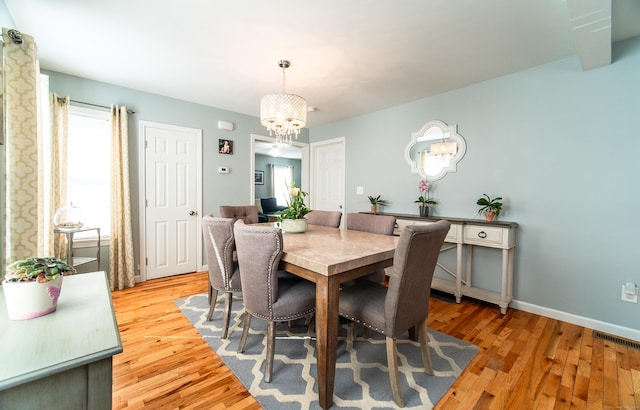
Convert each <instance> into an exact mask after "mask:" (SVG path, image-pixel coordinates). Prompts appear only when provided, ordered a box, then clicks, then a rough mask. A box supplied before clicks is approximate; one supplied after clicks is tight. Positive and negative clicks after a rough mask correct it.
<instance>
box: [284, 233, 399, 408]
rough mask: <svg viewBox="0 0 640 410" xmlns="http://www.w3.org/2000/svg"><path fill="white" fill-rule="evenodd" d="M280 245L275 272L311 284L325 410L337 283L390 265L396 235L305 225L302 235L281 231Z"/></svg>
mask: <svg viewBox="0 0 640 410" xmlns="http://www.w3.org/2000/svg"><path fill="white" fill-rule="evenodd" d="M283 241H284V250H283V254H282V258H281V260H280V268H281V269H283V270H286V271H287V272H290V273H292V274H294V275H296V276H299V277H302V278H304V279H307V280H310V281H312V282H315V284H316V313H315V314H316V358H317V372H318V373H317V383H318V401H319V404H320V407H321V408H323V409H328V408H330V407H331V406H332V404H333V387H334V380H335V371H336V355H337V346H338V326H339V323H338V322H339V312H338V308H339V298H340V285H341V284H342V283H344V282H347V281H351V280H353V279H356V278H359V277H361V276H364V275H367V274H369V273H372V272H377V271H380V270H383V269H384V268H386V267H389V266H391V265H392V264H393V255H394V253H395V249H396V245H397V242H398V237H395V236H390V235H380V234H373V233H368V232H360V231H354V230H348V229H340V228H329V227H325V226H320V225H308V227H307V230H306V231H305V232H302V233H287V232H284V231H283ZM355 286H357V283H356V285H355Z"/></svg>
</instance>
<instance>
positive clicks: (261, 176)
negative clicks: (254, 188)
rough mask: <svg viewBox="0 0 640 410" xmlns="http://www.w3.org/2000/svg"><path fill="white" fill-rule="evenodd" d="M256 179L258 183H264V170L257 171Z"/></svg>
mask: <svg viewBox="0 0 640 410" xmlns="http://www.w3.org/2000/svg"><path fill="white" fill-rule="evenodd" d="M254 181H255V183H256V185H264V171H256V173H255V177H254Z"/></svg>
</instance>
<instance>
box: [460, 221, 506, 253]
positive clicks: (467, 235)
mask: <svg viewBox="0 0 640 410" xmlns="http://www.w3.org/2000/svg"><path fill="white" fill-rule="evenodd" d="M509 233H510V231H509V229H504V228H497V227H492V226H478V225H466V226H465V227H464V234H463V238H464V243H470V244H476V245H482V246H489V247H495V248H503V249H508V248H510V247H512V246H513V245H514V244H513V235H510V234H509Z"/></svg>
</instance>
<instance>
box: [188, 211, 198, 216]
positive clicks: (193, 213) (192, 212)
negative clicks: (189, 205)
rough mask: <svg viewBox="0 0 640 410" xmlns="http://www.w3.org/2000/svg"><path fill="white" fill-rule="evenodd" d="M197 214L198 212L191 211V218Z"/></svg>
mask: <svg viewBox="0 0 640 410" xmlns="http://www.w3.org/2000/svg"><path fill="white" fill-rule="evenodd" d="M195 214H197V212H196V211H189V216H193V215H195Z"/></svg>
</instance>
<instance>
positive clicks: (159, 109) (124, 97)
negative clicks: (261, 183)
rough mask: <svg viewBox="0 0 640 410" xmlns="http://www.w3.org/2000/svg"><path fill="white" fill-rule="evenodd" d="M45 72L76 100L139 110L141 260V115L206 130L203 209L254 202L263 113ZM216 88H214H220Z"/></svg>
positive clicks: (134, 197) (134, 188)
mask: <svg viewBox="0 0 640 410" xmlns="http://www.w3.org/2000/svg"><path fill="white" fill-rule="evenodd" d="M42 72H43V73H45V74H47V75H49V87H50V90H51V91H52V92H55V93H57V94H59V95H61V96H67V95H68V96H70V97H71V99H72V100H77V101H83V102H90V103H93V104H99V105H105V106H110V105H111V104H119V105H125V106H127V108H130V109H132V110H134V111H135V112H136V113H135V114H134V115H131V116H129V154H130V159H129V169H130V183H131V206H132V209H133V212H132V225H133V232H134V247H135V255H136V265H137V264H138V262H139V254H140V252H139V248H140V239H139V218H138V209H139V204H140V199H139V198H138V186H139V184H138V178H139V175H138V158H139V140H140V135H139V124H138V121H152V122H158V123H164V124H171V125H177V126H181V127H189V128H196V129H201V130H202V131H203V133H202V134H203V137H202V140H203V143H202V156H203V158H202V164H203V170H202V192H203V193H202V196H203V201H202V202H203V203H202V210H203V213H204V214H208V213H212V214H214V215H219V214H220V213H219V210H218V209H219V206H220V205H248V204H253V200H252V199H250V198H249V187H250V184H251V183H253V177H252V176H251V177H250V176H249V163H250V149H251V148H250V146H251V140H250V135H251V134H258V135H265V129H264V127H263V126H262V125H260V121H259V119H258V118H256V117H251V116H249V115H244V114H238V113H234V112H231V111H226V110H221V109H217V108H212V107H207V106H204V105H200V104H193V103H189V102H186V101H181V100H176V99H173V98H168V97H164V96H160V95H156V94H150V93H145V92H142V91H138V90H133V89H130V88H124V87H118V86H115V85H112V84H106V83H101V82H97V81H92V80H87V79H84V78H80V77H74V76H69V75H65V74H61V73H57V72H52V71H47V70H42ZM211 92H215V90H212V91H211ZM256 104H258V102H256ZM219 120H224V121H231V122H233V123H234V124H235V129H234V130H233V131H225V130H219V129H218V128H217V125H218V121H219ZM219 139H229V140H232V141H233V154H232V155H225V154H219V153H218V140H219ZM298 140H299V141H301V142H307V141H308V140H309V130H306V129H303V130H302V133H301V134H300V135H299V136H298ZM220 166H225V167H229V168H230V169H231V172H230V173H229V174H219V173H218V171H217V169H218V167H220ZM107 266H108V265H107Z"/></svg>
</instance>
